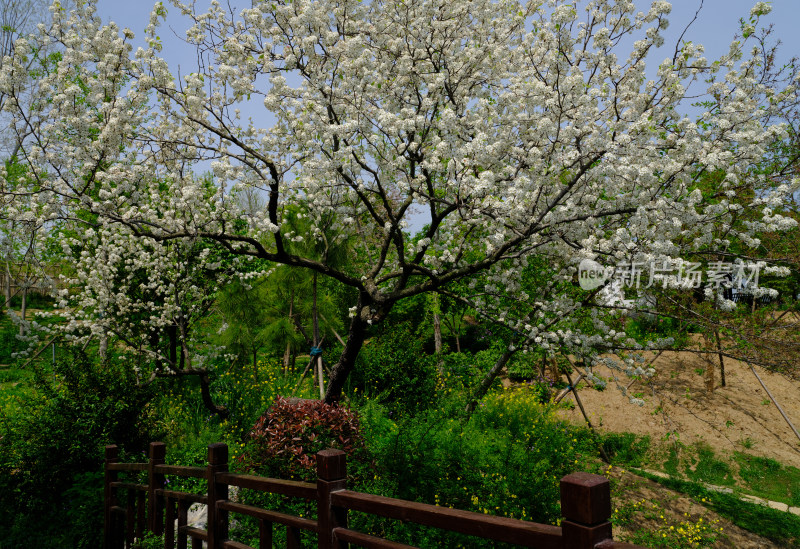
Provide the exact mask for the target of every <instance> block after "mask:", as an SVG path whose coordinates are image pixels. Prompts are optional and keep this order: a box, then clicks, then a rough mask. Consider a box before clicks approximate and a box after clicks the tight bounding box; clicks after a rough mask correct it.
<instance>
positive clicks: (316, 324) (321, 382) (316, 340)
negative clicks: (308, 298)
mask: <svg viewBox="0 0 800 549" xmlns="http://www.w3.org/2000/svg"><path fill="white" fill-rule="evenodd" d="M312 293H313V296H312V297H313V302H312V304H311V305H312V308H313V309H312V310H313V313H312V314H313V321H314V348H319V346H320V345H321V343H320V339H319V313H318V311H317V273H316V271H315V272H314V279H313V285H312ZM311 359H312V360H313V359H314V357H313V356H312V357H311ZM315 369H316V370H317V372H316V373H317V376H319V377H318V384H319V399H320V400H325V379H324V377H323V376H322V356H321V355H317V360H316V368H315ZM317 376H314V377H317Z"/></svg>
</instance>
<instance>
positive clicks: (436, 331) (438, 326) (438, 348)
mask: <svg viewBox="0 0 800 549" xmlns="http://www.w3.org/2000/svg"><path fill="white" fill-rule="evenodd" d="M433 348H434V351H435V352H436V354H437V355H438V354H441V352H442V322H441V319H440V318H439V313H437V312H434V313H433Z"/></svg>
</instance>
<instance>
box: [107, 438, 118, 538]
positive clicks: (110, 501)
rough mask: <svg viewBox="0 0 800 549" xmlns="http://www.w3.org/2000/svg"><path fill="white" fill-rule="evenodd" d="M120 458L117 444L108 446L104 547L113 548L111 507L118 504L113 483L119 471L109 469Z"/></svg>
mask: <svg viewBox="0 0 800 549" xmlns="http://www.w3.org/2000/svg"><path fill="white" fill-rule="evenodd" d="M118 459H119V448H118V447H117V445H116V444H110V445H108V446H106V460H105V467H104V471H105V478H104V486H103V507H104V511H105V516H104V521H103V523H104V524H103V526H104V529H103V543H104V545H103V547H104V548H105V549H113V540H114V532H113V531H112V530H113V520H112V517H111V507H113V506H114V505H115V504H116V496H115V492H114V490H112V489H111V483H112V482H116V480H117V475H118V473H117V471H109V470H108V466H109V464H111V463H116V462H117V460H118Z"/></svg>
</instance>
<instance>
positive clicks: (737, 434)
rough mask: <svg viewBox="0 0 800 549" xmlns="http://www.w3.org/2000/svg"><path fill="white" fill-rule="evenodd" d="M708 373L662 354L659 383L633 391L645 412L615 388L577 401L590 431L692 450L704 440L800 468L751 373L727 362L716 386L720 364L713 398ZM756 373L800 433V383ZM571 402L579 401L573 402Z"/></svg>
mask: <svg viewBox="0 0 800 549" xmlns="http://www.w3.org/2000/svg"><path fill="white" fill-rule="evenodd" d="M715 358H716V357H715ZM799 358H800V357H799ZM708 366H709V365H708V363H707V362H706V361H705V360H704V359H703V358H701V357H699V356H697V355H695V354H692V353H686V352H683V353H672V352H665V353H663V354H662V355H661V356H659V357H658V358H657V359H656V360H655V362H654V363H653V367H654V368H655V370H656V372H657V373H656V375H655V377H653V378H652V379H650V380H648V381H646V382H640V381H637V382H634V383H633V384H632V385H631V386H630V388H629V389H628V391H629V394H630V395H634V396H636V397H640V398H642V399H643V400H644V401H645V403H644V405H643V406H637V405H635V404H631V403H630V400H629V398H628V397H626V396H623V395H622V393H621V391H619V389H618V388H617V385H616V383H615V382H614V381H610V382H609V383H608V386H607V388H606V389H605V390H603V391H598V390H595V389H593V388H592V387H590V386H589V385H587V383H585V382H581V383H580V384H579V393H578V396H579V397H580V399H581V401H582V402H583V405H584V408H585V409H586V412H587V414H588V416H589V419H590V420H591V421H592V424H593V425H595V426H596V427H597V428H598V429H599V430H601V431H611V432H632V433H636V434H640V435H650V438H651V440H652V441H654V442H655V441H659V440H668V439H669V438H671V437H678V439H679V440H680V442H682V443H683V444H687V445H688V444H692V443H695V442H698V441H703V442H705V443H707V444H708V445H709V446H711V447H712V448H713V449H714V451H715V452H716V453H718V454H722V455H728V454H730V453H732V452H733V451H734V450H740V451H746V452H748V453H751V454H755V455H759V456H763V457H769V458H773V459H776V460H778V461H779V462H781V463H783V464H784V465H794V466H795V467H798V468H800V440H798V438H797V436H796V435H795V434H794V432H793V431H792V429H791V428H790V427H789V425H788V424H787V423H786V421H785V420H784V419H783V417H782V416H781V413H780V412H779V411H778V409H777V408H776V406H775V405H774V404H773V403H772V401H771V400H770V399H769V397H768V396H767V394H766V392H765V391H764V389H763V388H762V387H761V385H760V384H759V382H758V380H757V379H756V377H755V376H754V375H753V373H752V372H751V371H750V368H749V367H748V366H747V365H746V364H744V363H742V362H739V361H735V360H732V359H728V358H726V359H725V373H726V386H725V387H719V366H718V363H717V365H716V368H715V369H716V372H715V373H716V381H717V387H716V388H715V390H714V392H713V393H709V392H708V391H707V390H706V383H705V377H704V371H705V369H706V368H708ZM755 368H756V371H757V372H758V374H759V376H761V379H762V380H763V381H764V384H765V385H766V386H767V388H768V389H769V391H770V392H771V393H772V395H773V396H774V397H775V399H776V400H777V401H778V403H779V404H780V405H781V407H782V408H783V410H784V412H785V413H786V415H787V416H788V417H789V419H790V420H791V421H792V423H793V424H794V425H795V427H798V428H800V382H798V381H795V380H790V379H787V378H786V377H784V376H782V375H778V374H773V373H770V372H768V371H766V370H764V369H763V368H760V367H758V366H756V367H755ZM594 373H595V375H597V376H599V377H602V378H604V379H606V380H611V379H612V377H611V371H610V370H609V369H607V368H605V367H598V368H595V370H594ZM620 384H621V385H623V386H627V385H628V384H630V380H629V379H626V378H623V379H621V380H620ZM567 398H568V399H572V400H573V402H574V395H570V396H568V397H567ZM563 413H564V414H565V415H566V417H568V418H569V419H570V420H571V421H574V422H576V423H583V422H584V420H583V416H582V415H581V412H580V410H579V408H578V407H577V406H576V407H575V408H574V409H573V410H570V411H567V410H565V411H564V412H563Z"/></svg>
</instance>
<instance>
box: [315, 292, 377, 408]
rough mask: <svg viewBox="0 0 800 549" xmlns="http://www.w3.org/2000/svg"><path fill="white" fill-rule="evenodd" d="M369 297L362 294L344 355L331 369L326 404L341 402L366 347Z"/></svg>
mask: <svg viewBox="0 0 800 549" xmlns="http://www.w3.org/2000/svg"><path fill="white" fill-rule="evenodd" d="M366 298H367V296H366V295H365V294H362V295H361V296H359V298H358V305H357V306H356V311H357V312H356V315H355V316H354V317H353V318H351V319H350V328H349V330H348V332H347V343H346V344H345V346H344V349H342V354H341V355H339V361H338V362H337V363H336V364H335V365H334V366H333V368H332V369H331V375H330V378H329V379H328V390H327V391H326V393H325V402H327V403H328V404H333V403H336V402H339V400H340V399H341V398H342V389H344V384H345V381H347V376H349V375H350V372H352V371H353V367H354V366H355V364H356V358H357V357H358V352H359V351H360V350H361V347H362V346H363V345H364V340H365V339H366V337H367V326H368V325H369V324H368V323H367V320H368V319H369V318H370V317H369V316H368V315H369V310H368V309H367V307H366V303H365V302H366V301H367V299H366ZM386 312H388V311H383V314H382V315H380V316H379V317H377V318H378V319H379V320H380V319H382V318H383V316H385V313H386Z"/></svg>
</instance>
